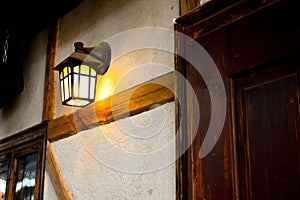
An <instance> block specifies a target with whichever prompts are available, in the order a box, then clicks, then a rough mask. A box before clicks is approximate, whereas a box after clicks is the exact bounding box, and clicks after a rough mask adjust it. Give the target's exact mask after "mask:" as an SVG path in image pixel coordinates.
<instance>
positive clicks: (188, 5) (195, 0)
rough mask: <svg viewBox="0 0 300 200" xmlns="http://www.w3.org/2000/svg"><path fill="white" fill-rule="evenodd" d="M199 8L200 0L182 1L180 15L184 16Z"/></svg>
mask: <svg viewBox="0 0 300 200" xmlns="http://www.w3.org/2000/svg"><path fill="white" fill-rule="evenodd" d="M198 6H200V0H180V15H184V14H186V13H188V12H189V11H191V10H192V9H194V8H196V7H198Z"/></svg>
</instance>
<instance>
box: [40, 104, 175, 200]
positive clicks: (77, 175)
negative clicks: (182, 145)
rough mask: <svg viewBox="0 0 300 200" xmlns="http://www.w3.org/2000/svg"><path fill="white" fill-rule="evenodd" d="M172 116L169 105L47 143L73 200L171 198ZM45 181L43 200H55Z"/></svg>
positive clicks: (173, 174) (170, 199)
mask: <svg viewBox="0 0 300 200" xmlns="http://www.w3.org/2000/svg"><path fill="white" fill-rule="evenodd" d="M173 111H174V102H171V103H167V104H164V105H163V106H159V107H157V108H155V109H152V110H150V111H147V112H144V113H142V114H139V115H135V116H133V117H131V118H126V119H121V120H119V121H117V122H113V123H110V124H107V125H104V126H101V127H98V128H94V129H91V130H88V131H84V132H81V133H79V134H77V135H76V136H72V137H69V138H67V139H65V140H60V141H58V142H54V143H51V146H52V148H53V151H54V155H55V157H56V159H57V161H58V164H59V167H60V169H61V171H62V172H63V173H62V175H63V178H64V179H65V181H66V184H67V185H68V187H69V190H70V192H71V194H72V197H73V199H78V200H81V199H99V200H125V199H128V200H146V199H147V200H172V199H175V165H174V161H175V157H174V151H173V150H174V149H175V146H174V114H173ZM125 124H126V126H124V125H125ZM142 129H144V130H147V131H141V132H140V131H139V130H142ZM133 135H134V136H135V137H132V136H133ZM168 146H171V147H172V148H169V150H167V149H168V148H167V147H168ZM115 148H117V149H115ZM151 153H154V154H155V156H149V155H150V154H151ZM46 180H48V181H46V185H45V199H49V200H50V199H51V200H54V199H56V197H55V196H54V195H53V193H52V191H53V188H52V186H51V182H49V177H46Z"/></svg>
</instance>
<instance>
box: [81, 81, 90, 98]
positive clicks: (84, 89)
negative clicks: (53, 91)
mask: <svg viewBox="0 0 300 200" xmlns="http://www.w3.org/2000/svg"><path fill="white" fill-rule="evenodd" d="M79 97H80V98H86V99H87V98H89V77H88V76H85V75H80V90H79Z"/></svg>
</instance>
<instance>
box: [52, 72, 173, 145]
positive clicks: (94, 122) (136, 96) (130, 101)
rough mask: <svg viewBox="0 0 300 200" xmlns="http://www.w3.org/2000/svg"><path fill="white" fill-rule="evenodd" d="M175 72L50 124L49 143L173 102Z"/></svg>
mask: <svg viewBox="0 0 300 200" xmlns="http://www.w3.org/2000/svg"><path fill="white" fill-rule="evenodd" d="M173 91H174V72H169V73H167V74H165V75H162V76H160V77H157V78H155V79H152V80H150V81H148V82H146V83H143V84H141V85H138V86H135V87H133V88H130V89H128V90H125V91H123V92H120V93H118V94H115V95H113V96H111V97H108V98H106V99H103V100H101V101H98V102H96V103H94V104H91V105H89V106H87V107H85V108H82V109H78V110H76V111H75V112H73V113H71V114H69V115H64V116H61V117H59V118H57V119H54V120H51V121H50V122H49V126H48V140H49V141H50V142H52V141H56V140H59V139H62V138H65V137H68V136H71V135H74V134H76V133H78V132H80V131H83V130H87V129H90V128H94V127H97V126H99V125H102V124H107V123H110V122H112V121H115V120H118V119H121V118H125V117H128V116H132V115H136V114H138V113H141V112H144V111H146V110H149V109H151V107H152V106H155V105H157V104H164V103H167V102H170V101H173V100H174V92H173Z"/></svg>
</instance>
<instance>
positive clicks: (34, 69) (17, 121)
mask: <svg viewBox="0 0 300 200" xmlns="http://www.w3.org/2000/svg"><path fill="white" fill-rule="evenodd" d="M47 41H48V30H44V31H42V32H41V33H40V34H38V35H37V36H36V37H35V38H34V39H33V40H32V41H31V43H30V46H29V48H28V51H27V54H26V58H25V61H24V65H23V71H24V89H23V91H22V93H21V94H20V95H18V96H17V97H16V98H15V99H14V100H13V101H12V102H10V103H9V104H8V105H7V106H5V107H3V108H1V109H0V139H1V138H3V137H6V136H8V135H12V134H14V133H16V132H19V131H21V130H24V129H26V128H29V127H31V126H33V125H36V124H39V123H41V121H42V114H43V101H44V100H43V98H44V80H45V69H46V53H47Z"/></svg>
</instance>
